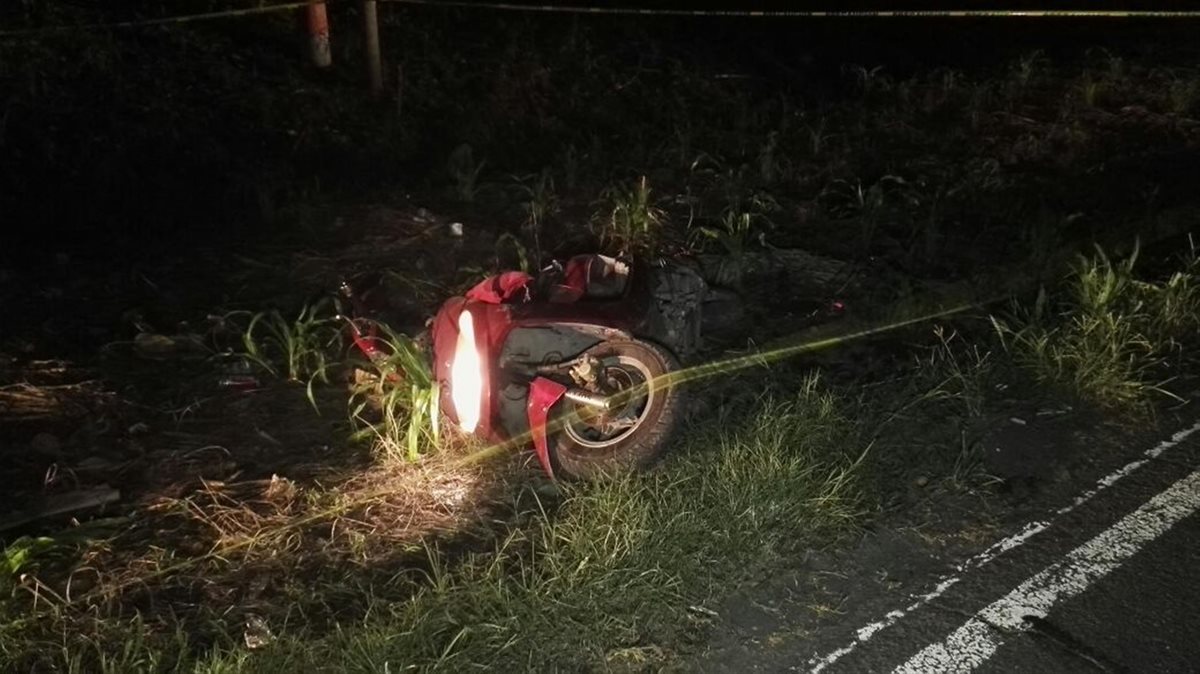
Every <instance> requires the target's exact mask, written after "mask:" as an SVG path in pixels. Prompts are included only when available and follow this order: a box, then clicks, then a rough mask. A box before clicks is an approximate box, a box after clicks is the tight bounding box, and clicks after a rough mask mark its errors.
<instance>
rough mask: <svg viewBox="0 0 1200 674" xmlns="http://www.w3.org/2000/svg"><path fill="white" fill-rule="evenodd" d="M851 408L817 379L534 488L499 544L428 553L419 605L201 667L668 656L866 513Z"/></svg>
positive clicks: (385, 608) (403, 605)
mask: <svg viewBox="0 0 1200 674" xmlns="http://www.w3.org/2000/svg"><path fill="white" fill-rule="evenodd" d="M842 410H844V405H843V404H842V402H841V401H839V400H838V399H837V398H836V397H835V396H833V395H832V394H831V393H829V392H828V391H827V390H825V388H824V387H823V385H822V384H821V382H820V380H819V378H818V377H816V376H815V375H814V376H810V377H808V378H807V379H806V380H804V382H803V383H802V386H801V388H800V390H799V391H797V392H796V393H794V394H791V395H776V396H772V397H769V398H766V399H764V400H762V405H761V406H760V407H758V408H757V409H756V410H755V411H753V412H750V413H749V414H748V416H746V417H745V418H742V419H740V420H735V421H733V423H732V424H727V425H720V426H715V425H714V426H713V427H712V428H710V429H706V431H707V432H702V433H697V434H695V435H694V436H693V437H692V438H691V439H690V441H687V442H685V446H684V447H682V448H680V449H679V451H678V452H677V456H676V458H675V459H674V460H672V461H671V462H670V463H669V464H668V465H667V466H665V467H664V468H663V469H662V470H660V471H657V472H654V473H651V474H649V475H642V476H627V477H624V478H621V479H616V480H612V481H608V482H603V483H596V484H583V485H569V486H565V487H564V488H563V490H562V492H561V495H560V496H559V497H558V498H557V499H556V500H557V501H558V502H557V503H548V502H545V501H543V500H541V499H539V498H537V497H536V495H535V494H534V493H532V492H527V493H526V495H525V498H527V499H529V505H530V506H532V507H533V510H532V512H529V513H528V515H527V518H526V519H525V520H524V521H522V522H520V523H519V524H510V525H509V526H508V527H507V528H506V529H505V530H503V531H502V532H501V533H500V534H499V535H498V537H497V539H496V543H495V545H494V548H493V549H491V550H487V551H485V552H480V553H472V554H469V555H468V556H467V557H465V558H463V559H461V560H458V561H454V562H452V561H449V560H447V558H446V557H445V553H444V552H442V551H439V550H437V549H431V550H430V553H429V554H430V567H429V571H428V578H427V582H426V583H425V584H424V585H423V586H422V588H421V589H420V590H419V591H418V592H417V593H416V594H415V595H414V596H413V597H412V598H410V599H409V600H407V601H403V602H399V603H382V602H381V603H380V604H378V605H374V606H371V607H370V610H369V611H368V613H369V616H368V617H367V618H366V619H364V620H362V621H360V622H358V623H356V624H348V625H343V626H341V627H339V628H338V629H337V630H335V631H334V632H333V633H332V634H330V635H328V636H325V637H323V638H321V639H318V640H316V641H314V640H312V639H311V638H310V637H309V636H307V635H305V634H303V633H302V632H299V633H294V634H292V633H288V632H287V631H282V630H281V633H280V639H279V641H278V642H277V643H276V644H275V645H273V646H272V647H271V648H269V649H265V650H264V651H263V652H261V653H258V654H255V655H254V656H252V657H246V656H245V655H242V654H228V655H219V656H216V657H214V658H212V659H211V660H209V661H208V662H206V663H204V664H202V665H201V666H199V667H198V671H214V672H215V671H256V672H272V671H295V670H296V669H302V670H304V671H364V672H365V671H375V672H378V671H385V668H387V667H390V668H392V669H393V670H400V669H403V668H407V667H414V668H417V669H421V670H430V671H461V670H463V669H473V668H477V667H486V668H490V669H496V670H501V671H506V670H513V669H553V668H559V669H578V668H581V667H583V668H586V667H591V666H595V665H596V663H603V662H610V664H611V663H612V661H613V660H619V659H621V658H624V657H628V656H629V654H630V653H631V652H633V651H630V650H629V649H631V648H632V649H635V650H636V649H637V648H638V647H645V646H650V645H654V644H663V645H664V646H665V648H666V649H669V648H670V647H671V646H670V644H671V643H672V641H673V640H674V639H677V638H678V637H679V636H680V635H681V634H682V633H685V632H687V631H689V630H693V629H696V628H697V627H699V625H698V624H697V623H698V622H702V621H703V620H704V619H705V616H706V615H707V613H706V611H707V610H711V608H710V607H712V606H715V605H716V602H718V601H719V600H720V597H721V596H723V595H725V594H727V593H728V592H729V591H730V590H731V589H732V588H734V587H736V585H737V583H738V582H739V581H744V580H746V579H747V578H749V577H751V576H752V575H754V574H755V573H756V572H758V571H761V570H764V569H766V568H769V567H770V566H772V565H775V564H778V563H779V562H780V560H781V559H783V558H785V557H786V556H787V555H789V554H790V553H793V552H796V551H798V550H801V549H803V548H804V547H806V546H808V545H811V544H813V543H814V542H816V541H821V540H826V539H827V538H828V537H829V536H831V535H835V534H837V533H838V532H841V531H845V530H846V528H848V527H852V526H853V525H854V524H855V523H857V522H858V521H859V519H860V518H861V516H862V515H863V512H864V504H865V500H864V497H863V495H862V494H861V493H860V491H859V489H858V488H857V484H856V478H855V473H856V470H857V467H858V465H859V464H860V462H861V461H862V460H863V457H864V448H863V447H862V445H861V444H860V439H859V438H858V437H857V436H856V430H855V428H854V426H853V424H851V423H850V421H849V420H848V419H847V418H846V417H844V416H843V412H842ZM712 431H716V432H717V436H716V440H715V442H711V441H709V439H708V438H711V437H712V436H711V432H712ZM330 653H338V654H340V657H341V658H342V659H341V660H338V661H331V660H330V659H329V654H330Z"/></svg>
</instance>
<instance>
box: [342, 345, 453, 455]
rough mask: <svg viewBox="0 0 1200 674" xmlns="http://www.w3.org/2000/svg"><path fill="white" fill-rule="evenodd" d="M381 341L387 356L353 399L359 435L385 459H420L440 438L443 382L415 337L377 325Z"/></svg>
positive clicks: (353, 416) (357, 387) (375, 365)
mask: <svg viewBox="0 0 1200 674" xmlns="http://www.w3.org/2000/svg"><path fill="white" fill-rule="evenodd" d="M375 327H376V329H377V330H378V334H379V338H378V339H377V344H378V345H379V346H380V347H381V348H382V349H383V350H384V351H385V352H386V353H387V356H386V357H384V358H382V359H380V360H378V361H375V362H373V363H371V364H370V367H371V369H372V370H374V371H373V372H372V373H370V374H369V375H367V376H366V377H365V378H363V379H362V380H360V381H359V382H357V383H356V385H355V387H354V390H353V392H352V394H351V398H350V419H351V422H352V423H353V424H354V425H355V426H357V427H358V430H357V431H356V432H355V437H356V438H359V439H370V440H371V441H372V443H373V445H374V446H375V448H376V452H377V454H378V455H379V456H380V458H382V459H384V460H393V459H397V458H405V459H407V460H409V461H416V460H417V458H418V457H419V456H420V455H421V453H422V450H423V449H426V448H430V447H437V446H438V444H439V441H440V438H441V433H440V429H439V421H440V417H441V410H440V408H439V405H438V401H439V398H438V385H437V382H435V381H434V379H433V372H432V370H431V369H430V366H429V355H428V354H427V353H426V350H425V349H423V348H422V347H421V346H420V345H419V344H417V342H416V341H414V340H413V339H412V338H411V337H409V336H407V335H404V334H401V333H398V332H396V331H395V330H392V329H391V328H389V327H388V326H386V325H383V324H376V326H375Z"/></svg>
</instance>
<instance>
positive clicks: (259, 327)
mask: <svg viewBox="0 0 1200 674" xmlns="http://www.w3.org/2000/svg"><path fill="white" fill-rule="evenodd" d="M341 334H342V333H341V331H340V330H339V329H338V328H337V324H336V320H335V318H334V317H333V315H332V313H331V312H330V309H329V306H328V304H327V303H325V302H318V303H316V304H311V305H305V306H304V307H302V308H301V309H300V311H299V312H298V313H297V314H296V317H295V318H294V319H291V320H288V319H287V318H284V316H283V314H282V313H280V312H279V311H278V310H271V311H266V312H261V313H258V314H255V315H254V316H252V317H251V319H250V322H249V324H248V325H247V326H246V330H245V332H244V333H243V334H242V347H243V349H244V350H245V355H246V358H248V359H249V360H250V361H251V362H253V363H254V364H255V365H257V366H258V367H259V368H261V369H262V370H263V371H265V372H267V373H269V374H271V375H272V376H279V377H285V378H286V379H287V380H288V381H294V382H302V381H308V382H311V381H313V380H314V379H319V380H321V381H328V377H327V371H328V370H329V368H330V367H331V366H332V365H333V364H334V361H333V360H332V358H331V354H333V353H336V352H337V351H339V350H340V346H341Z"/></svg>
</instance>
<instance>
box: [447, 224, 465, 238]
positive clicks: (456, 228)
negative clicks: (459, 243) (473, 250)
mask: <svg viewBox="0 0 1200 674" xmlns="http://www.w3.org/2000/svg"><path fill="white" fill-rule="evenodd" d="M462 235H463V223H461V222H452V223H450V236H453V237H454V238H456V239H457V238H459V237H461V236H462Z"/></svg>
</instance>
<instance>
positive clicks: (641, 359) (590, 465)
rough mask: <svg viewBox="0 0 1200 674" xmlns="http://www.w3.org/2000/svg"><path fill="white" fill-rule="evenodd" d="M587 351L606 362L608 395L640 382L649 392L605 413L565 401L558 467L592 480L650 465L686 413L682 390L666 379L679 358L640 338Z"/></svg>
mask: <svg viewBox="0 0 1200 674" xmlns="http://www.w3.org/2000/svg"><path fill="white" fill-rule="evenodd" d="M587 354H588V355H590V356H592V357H594V358H596V359H597V360H599V361H600V363H601V365H602V367H603V370H602V374H601V377H602V378H603V379H604V380H605V381H606V382H607V383H608V384H609V386H610V389H611V390H609V391H607V393H608V394H610V395H611V394H613V393H614V391H616V392H619V391H622V390H625V389H634V388H637V387H644V388H645V391H646V393H645V395H638V396H636V397H634V398H631V399H629V400H627V401H622V403H621V404H620V405H618V409H615V410H613V411H611V412H610V413H608V414H604V415H598V414H596V413H595V410H593V409H589V408H587V407H586V406H584V405H582V404H579V403H574V402H571V401H569V400H565V399H564V400H562V401H561V402H559V403H558V405H557V406H556V412H555V416H556V418H557V419H558V420H559V421H560V422H561V423H562V428H561V430H560V431H559V432H558V433H557V434H556V437H555V438H554V442H553V444H552V451H551V458H552V460H553V461H554V469H555V472H556V473H557V474H560V475H563V476H565V477H572V478H578V479H592V478H597V477H602V476H605V475H612V474H615V473H622V472H629V471H633V470H638V469H641V468H645V467H647V466H649V465H650V464H652V463H654V461H655V460H657V459H658V458H659V456H660V455H661V454H662V452H663V450H664V449H665V448H666V443H667V442H668V441H669V440H670V438H671V436H672V435H673V434H674V432H675V429H676V426H677V425H678V421H679V419H680V417H681V416H682V407H683V399H682V392H681V391H680V390H679V388H678V387H676V386H668V385H666V384H667V382H665V381H664V379H663V376H664V375H666V374H667V373H669V372H673V371H675V370H677V369H679V363H678V361H676V359H675V357H674V356H672V355H671V354H670V352H668V351H667V350H666V349H664V348H662V347H660V346H657V345H655V344H651V343H649V342H643V341H638V340H614V341H607V342H602V343H600V344H597V345H596V346H594V347H592V348H591V349H589V350H588V352H587Z"/></svg>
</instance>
